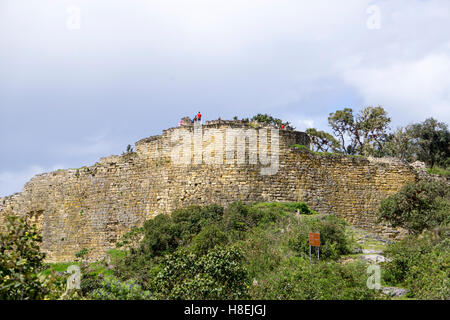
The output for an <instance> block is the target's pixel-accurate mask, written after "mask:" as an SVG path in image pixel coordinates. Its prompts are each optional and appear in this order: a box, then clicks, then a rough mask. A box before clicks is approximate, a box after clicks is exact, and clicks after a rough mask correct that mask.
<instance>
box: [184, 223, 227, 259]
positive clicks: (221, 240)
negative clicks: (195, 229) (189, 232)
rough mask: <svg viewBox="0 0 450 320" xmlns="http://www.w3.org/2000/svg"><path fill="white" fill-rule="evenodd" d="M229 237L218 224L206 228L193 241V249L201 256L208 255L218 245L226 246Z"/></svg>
mask: <svg viewBox="0 0 450 320" xmlns="http://www.w3.org/2000/svg"><path fill="white" fill-rule="evenodd" d="M227 243H228V235H227V234H226V233H225V232H224V231H223V230H222V228H220V227H219V226H218V225H217V224H213V225H210V226H206V227H204V228H203V229H202V231H200V232H199V234H197V235H196V236H195V237H194V239H192V247H193V249H194V250H195V251H196V252H197V253H199V254H206V253H207V252H208V250H210V249H212V248H214V247H215V246H217V245H226V244H227Z"/></svg>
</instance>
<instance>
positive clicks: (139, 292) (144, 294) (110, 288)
mask: <svg viewBox="0 0 450 320" xmlns="http://www.w3.org/2000/svg"><path fill="white" fill-rule="evenodd" d="M88 297H89V298H90V299H95V300H149V299H151V298H152V295H151V293H150V291H147V290H143V289H142V287H141V286H140V285H139V284H137V283H135V281H133V280H128V281H120V280H119V279H117V278H116V277H113V276H108V277H105V279H104V280H103V281H101V282H100V284H99V285H98V287H97V288H96V289H94V290H93V291H92V292H91V293H90V294H89V295H88Z"/></svg>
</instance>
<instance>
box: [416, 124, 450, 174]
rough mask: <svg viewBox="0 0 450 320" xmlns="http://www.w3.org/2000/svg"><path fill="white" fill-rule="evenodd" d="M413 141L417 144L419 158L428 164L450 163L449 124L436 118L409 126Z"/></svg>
mask: <svg viewBox="0 0 450 320" xmlns="http://www.w3.org/2000/svg"><path fill="white" fill-rule="evenodd" d="M408 131H409V134H410V136H411V139H412V142H413V143H414V144H415V145H416V146H417V150H416V152H417V159H418V160H420V161H423V162H425V163H426V164H427V165H428V166H430V167H433V166H434V165H439V166H443V167H447V166H449V165H450V160H449V159H450V132H449V131H448V126H447V125H446V124H445V123H443V122H438V121H437V120H436V119H434V118H429V119H426V120H425V121H424V122H422V123H416V124H412V125H409V126H408Z"/></svg>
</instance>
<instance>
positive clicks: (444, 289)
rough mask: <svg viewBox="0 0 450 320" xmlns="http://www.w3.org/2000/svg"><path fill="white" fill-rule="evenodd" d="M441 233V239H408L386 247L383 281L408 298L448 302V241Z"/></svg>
mask: <svg viewBox="0 0 450 320" xmlns="http://www.w3.org/2000/svg"><path fill="white" fill-rule="evenodd" d="M445 233H446V232H444V237H442V238H433V237H432V234H430V233H425V234H424V235H422V236H420V237H418V236H409V237H407V238H405V239H403V240H401V241H399V242H396V243H393V244H391V245H389V247H388V249H387V250H386V251H385V253H386V256H387V257H388V258H389V260H388V262H386V263H385V264H384V266H383V278H384V280H385V281H386V282H387V283H389V284H392V285H400V286H405V287H407V288H408V289H409V296H410V297H414V298H419V299H446V300H448V299H450V281H449V274H450V238H449V237H448V234H445ZM447 233H448V230H447Z"/></svg>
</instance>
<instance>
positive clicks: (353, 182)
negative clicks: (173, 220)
mask: <svg viewBox="0 0 450 320" xmlns="http://www.w3.org/2000/svg"><path fill="white" fill-rule="evenodd" d="M200 129H201V132H202V135H201V137H200V138H199V136H198V135H196V134H195V132H196V131H195V130H197V132H198V130H199V127H195V126H192V125H184V126H182V127H178V128H172V129H168V130H165V131H163V133H162V135H161V136H155V137H150V138H146V139H143V140H140V141H138V142H137V143H136V152H134V153H128V154H125V155H122V156H110V157H106V158H102V159H100V161H99V162H98V163H96V164H94V165H92V166H89V167H83V168H79V169H68V170H58V171H55V172H50V173H45V174H40V175H37V176H35V177H34V178H33V179H31V180H30V181H29V182H28V183H27V184H26V185H25V187H24V189H23V191H22V192H21V193H18V194H14V195H12V196H9V197H5V198H1V199H0V218H1V217H2V216H3V217H4V216H5V215H6V214H16V215H27V216H29V217H30V218H31V219H33V220H34V221H35V222H36V223H37V225H38V227H39V229H40V230H41V231H42V235H43V243H42V250H43V251H44V252H46V253H47V261H49V262H60V261H72V260H73V259H74V255H75V253H76V252H78V251H80V250H81V249H83V248H88V249H92V251H91V254H90V259H91V260H95V259H98V258H101V257H102V256H104V254H105V252H106V251H107V250H108V249H110V248H113V247H114V246H115V244H116V242H117V241H118V240H119V239H120V237H121V236H122V235H123V234H124V233H125V232H127V231H128V230H129V229H130V228H132V227H134V226H140V225H142V224H143V222H144V221H145V220H147V219H150V218H152V217H154V216H156V215H158V214H165V213H170V212H171V211H172V210H173V209H176V208H179V207H185V206H188V205H191V204H210V203H217V204H220V205H224V206H225V205H227V204H229V203H230V202H232V201H236V200H240V201H244V202H253V201H305V202H306V203H307V204H308V205H309V206H311V207H312V208H313V209H315V210H317V211H319V212H322V213H327V214H336V215H337V216H340V217H343V218H345V219H346V220H347V221H348V222H350V223H352V224H354V225H356V226H359V227H362V228H365V229H368V230H372V231H375V232H378V233H380V234H383V235H384V236H387V237H396V236H397V235H398V234H399V232H400V231H399V230H395V229H392V228H389V227H386V226H380V225H378V224H377V223H376V222H375V212H376V208H377V206H378V204H379V202H380V201H381V199H383V198H384V197H386V196H387V195H389V194H392V193H395V192H397V191H398V190H399V189H400V188H401V187H402V186H403V185H404V184H405V183H407V182H409V181H414V180H415V179H416V178H417V174H416V172H415V170H414V169H413V168H412V167H410V166H409V165H407V164H404V163H401V162H395V161H394V162H387V163H386V162H382V161H379V160H378V161H377V160H373V159H366V158H360V157H348V156H339V155H326V154H321V155H319V154H315V153H312V152H309V151H307V150H294V149H292V148H290V146H291V145H294V144H301V145H305V146H309V137H308V136H307V135H306V134H305V133H302V132H295V131H285V130H280V131H278V130H275V131H272V129H270V128H269V129H266V128H254V126H253V125H252V124H250V123H241V122H235V121H228V122H227V121H215V122H209V123H206V124H205V125H203V126H202V127H201V128H200ZM229 129H239V130H241V131H239V132H240V136H239V137H235V138H236V139H235V140H233V142H234V143H233V146H234V149H232V152H230V150H229V149H227V130H229ZM210 130H212V131H211V132H213V133H214V134H208V132H209V131H210ZM214 130H215V131H214ZM264 130H265V131H264ZM180 132H184V133H186V132H187V133H188V137H190V139H191V140H190V141H191V142H192V144H191V145H190V146H189V148H190V152H186V148H187V145H188V144H186V141H185V140H183V139H180V136H183V135H180V134H179V133H180ZM211 132H210V133H211ZM252 132H253V133H252ZM254 134H256V142H255V141H254V140H252V139H253V138H252V137H253V136H252V135H254ZM245 136H250V138H247V139H244V138H243V137H245ZM184 137H186V135H184ZM230 141H231V140H230ZM230 141H229V142H230ZM266 141H267V148H265V149H264V148H262V147H263V146H264V144H265V142H266ZM199 146H201V148H199ZM276 146H278V147H277V148H275V147H276ZM199 149H200V151H199ZM239 150H241V151H239ZM242 150H243V151H242ZM227 152H228V153H227ZM239 152H241V153H239ZM242 152H243V153H244V154H245V157H244V163H242V161H241V162H239V161H240V160H239V155H241V156H242ZM255 153H256V161H255ZM177 154H179V155H180V157H179V158H176V159H175V158H174V155H177ZM186 154H187V155H189V156H190V158H189V157H185V155H186ZM272 155H277V159H278V163H277V165H276V170H275V171H273V172H272V173H271V174H262V172H263V170H264V168H266V169H267V168H268V167H270V166H272V167H274V166H273V161H272V163H271V162H270V161H271V160H273V158H271V157H272ZM230 157H232V158H230ZM252 157H253V158H252ZM188 158H189V159H190V162H189V163H185V162H183V161H184V160H186V159H188ZM199 158H200V161H199ZM219 158H222V160H223V161H222V162H221V163H217V162H215V161H206V160H208V159H209V160H211V159H215V160H217V159H219ZM174 159H175V160H177V159H178V161H175V160H174ZM180 159H181V160H183V161H180ZM264 160H265V162H264ZM0 224H1V222H0Z"/></svg>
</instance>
